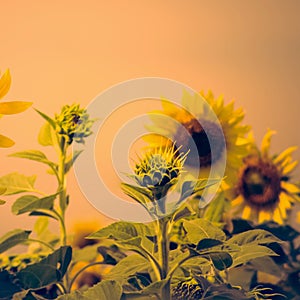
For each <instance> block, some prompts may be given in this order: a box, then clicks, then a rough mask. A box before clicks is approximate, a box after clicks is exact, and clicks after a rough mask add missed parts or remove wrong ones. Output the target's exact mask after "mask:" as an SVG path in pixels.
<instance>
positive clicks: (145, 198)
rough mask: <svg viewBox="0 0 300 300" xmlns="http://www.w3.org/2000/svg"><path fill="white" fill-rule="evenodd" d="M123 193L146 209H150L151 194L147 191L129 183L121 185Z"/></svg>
mask: <svg viewBox="0 0 300 300" xmlns="http://www.w3.org/2000/svg"><path fill="white" fill-rule="evenodd" d="M121 188H122V191H123V192H124V193H125V194H126V195H127V196H129V197H131V198H132V199H134V200H135V201H137V202H138V203H140V204H141V205H143V206H144V207H145V208H148V206H149V203H150V202H151V194H150V192H149V191H148V190H147V189H145V188H141V187H138V186H135V185H131V184H128V183H121Z"/></svg>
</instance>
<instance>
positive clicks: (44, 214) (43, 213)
mask: <svg viewBox="0 0 300 300" xmlns="http://www.w3.org/2000/svg"><path fill="white" fill-rule="evenodd" d="M29 216H38V217H48V218H52V219H55V220H58V217H57V216H55V215H52V214H50V212H46V211H32V212H31V213H30V214H29Z"/></svg>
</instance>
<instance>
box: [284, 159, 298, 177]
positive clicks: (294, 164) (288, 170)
mask: <svg viewBox="0 0 300 300" xmlns="http://www.w3.org/2000/svg"><path fill="white" fill-rule="evenodd" d="M297 165H298V161H297V160H296V161H294V162H292V163H290V164H289V165H287V166H286V167H285V168H284V169H283V171H282V174H283V175H287V174H289V173H291V172H292V171H294V169H295V168H296V167H297Z"/></svg>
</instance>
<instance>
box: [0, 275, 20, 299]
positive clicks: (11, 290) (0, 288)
mask: <svg viewBox="0 0 300 300" xmlns="http://www.w3.org/2000/svg"><path fill="white" fill-rule="evenodd" d="M20 291H21V289H20V287H19V286H17V285H16V283H15V280H14V278H13V275H11V274H9V273H8V272H7V271H6V270H5V271H2V272H0V299H3V300H5V299H12V296H13V295H14V294H15V293H18V292H20Z"/></svg>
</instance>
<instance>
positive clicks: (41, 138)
mask: <svg viewBox="0 0 300 300" xmlns="http://www.w3.org/2000/svg"><path fill="white" fill-rule="evenodd" d="M53 131H54V130H53V128H51V125H50V124H49V123H45V124H44V125H43V126H42V127H41V129H40V132H39V135H38V142H39V144H40V145H42V146H52V145H54V141H53Z"/></svg>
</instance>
